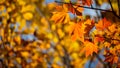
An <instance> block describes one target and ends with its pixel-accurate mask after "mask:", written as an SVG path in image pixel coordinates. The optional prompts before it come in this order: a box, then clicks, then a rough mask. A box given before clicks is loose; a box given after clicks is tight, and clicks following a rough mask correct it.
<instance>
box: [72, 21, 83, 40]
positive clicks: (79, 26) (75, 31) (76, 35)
mask: <svg viewBox="0 0 120 68" xmlns="http://www.w3.org/2000/svg"><path fill="white" fill-rule="evenodd" d="M84 29H85V25H84V24H83V23H81V22H79V23H75V24H74V25H72V26H71V29H70V35H71V36H72V40H76V39H79V40H80V41H82V42H83V41H84Z"/></svg>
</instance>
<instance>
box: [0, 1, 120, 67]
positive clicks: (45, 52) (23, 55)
mask: <svg viewBox="0 0 120 68" xmlns="http://www.w3.org/2000/svg"><path fill="white" fill-rule="evenodd" d="M62 1H63V0H62ZM64 1H65V2H69V1H70V0H64ZM86 1H87V3H86V4H87V5H90V3H89V2H88V0H86ZM104 1H105V2H106V1H107V0H104ZM104 1H102V0H98V3H99V4H100V5H101V4H102V3H103V2H104ZM115 3H116V2H115ZM60 5H61V4H60ZM56 6H57V3H49V4H45V2H44V0H0V59H1V60H2V61H1V62H2V66H3V68H4V67H8V68H30V67H31V68H84V64H85V63H86V62H87V61H88V60H89V59H90V58H91V57H92V53H93V52H95V53H98V54H99V51H100V50H102V48H104V47H109V49H110V51H109V52H105V55H106V56H105V57H107V58H109V59H111V60H107V59H106V60H105V61H107V62H113V63H114V62H115V63H117V62H118V61H117V60H116V59H118V56H116V54H115V53H116V51H117V50H118V51H117V53H120V51H119V50H120V45H119V41H117V40H114V41H109V40H110V39H111V38H113V37H114V39H118V40H120V37H118V36H119V34H120V28H119V27H120V26H119V24H118V23H117V24H113V25H111V26H110V27H108V29H109V30H105V31H103V32H102V31H98V30H94V31H93V32H92V33H91V37H92V38H96V36H95V34H98V33H99V34H100V35H101V36H103V35H106V38H107V40H108V39H109V40H108V41H106V42H103V41H102V42H101V38H99V37H98V38H96V39H97V41H95V40H94V41H95V42H96V44H99V41H100V42H101V43H100V44H99V47H98V46H94V44H93V43H92V42H88V41H86V42H85V44H86V45H85V46H84V45H83V43H82V42H83V41H84V40H82V42H81V38H80V40H76V39H77V37H79V36H76V34H79V31H80V30H79V31H76V32H74V28H75V29H76V30H77V29H78V28H79V26H78V25H77V27H78V28H76V24H75V23H74V21H73V20H71V19H70V17H69V14H68V13H66V12H67V11H68V8H66V7H65V6H64V7H63V8H64V10H63V8H62V7H58V8H57V10H58V11H62V13H61V12H59V13H58V14H56V13H54V12H57V11H56ZM113 6H114V7H115V10H118V8H116V5H114V3H113ZM73 7H74V8H77V7H76V6H73ZM59 8H60V9H59ZM70 9H71V8H69V10H70ZM71 11H72V10H71ZM76 11H78V12H82V11H83V9H81V8H77V10H73V11H72V12H71V13H73V14H75V12H76ZM52 13H53V14H56V15H55V17H53V16H54V15H53V14H52ZM76 14H77V15H78V19H79V18H81V17H82V16H79V15H81V13H76ZM52 15H53V16H52ZM61 18H62V20H60V19H61ZM51 19H52V20H55V21H56V22H55V23H58V22H59V21H60V22H59V23H58V24H57V25H56V24H55V23H54V21H51ZM68 22H69V23H68ZM84 22H86V23H85V24H81V25H84V26H87V27H89V28H90V29H91V28H92V27H93V26H95V25H92V24H93V22H92V21H91V20H90V19H87V17H86V19H85V20H84ZM87 22H88V23H87ZM89 22H90V23H89ZM117 22H118V21H117ZM61 23H67V24H61ZM73 25H75V26H74V27H73V28H72V29H71V26H73ZM81 25H80V27H81V28H84V29H83V31H84V30H86V34H85V36H88V32H89V31H90V29H89V28H86V27H82V26H81ZM96 25H98V26H100V24H96ZM117 25H118V26H117ZM81 28H80V29H81ZM98 28H99V27H98ZM100 28H101V27H100ZM105 28H106V25H105ZM102 29H104V28H102ZM113 29H114V30H113ZM70 32H71V34H72V33H73V32H74V33H76V34H75V35H74V34H73V38H74V39H75V40H76V41H75V40H74V41H73V40H71V38H70V37H71V36H70V34H69V33H70ZM114 32H115V34H113V33H114ZM81 33H82V31H81ZM83 34H84V32H83ZM81 37H82V35H81ZM82 39H83V37H82ZM99 39H100V40H99ZM110 42H111V43H112V44H111V43H110ZM88 43H89V44H88ZM89 46H91V47H89ZM93 47H94V48H93ZM91 48H93V49H92V50H91ZM98 48H99V50H98ZM84 52H85V53H84ZM107 53H110V54H111V53H112V55H110V57H109V55H107ZM85 56H86V57H85ZM87 56H89V57H87ZM111 56H112V57H114V58H112V57H111ZM0 65H1V64H0Z"/></svg>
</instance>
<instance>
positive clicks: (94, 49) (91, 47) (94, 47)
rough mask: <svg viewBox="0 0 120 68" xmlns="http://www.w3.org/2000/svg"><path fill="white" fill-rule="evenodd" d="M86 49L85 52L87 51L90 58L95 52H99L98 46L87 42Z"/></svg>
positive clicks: (85, 43) (86, 54)
mask: <svg viewBox="0 0 120 68" xmlns="http://www.w3.org/2000/svg"><path fill="white" fill-rule="evenodd" d="M84 45H85V47H84V48H83V51H85V56H86V57H88V56H89V55H92V53H93V52H95V53H97V52H98V46H97V45H95V44H94V43H92V42H89V41H85V42H84Z"/></svg>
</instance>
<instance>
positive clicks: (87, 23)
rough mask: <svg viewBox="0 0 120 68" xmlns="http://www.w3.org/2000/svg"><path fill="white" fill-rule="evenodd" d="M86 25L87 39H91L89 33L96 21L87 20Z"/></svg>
mask: <svg viewBox="0 0 120 68" xmlns="http://www.w3.org/2000/svg"><path fill="white" fill-rule="evenodd" d="M84 24H85V25H86V28H85V37H89V33H90V31H91V29H92V28H93V27H94V21H93V20H91V19H87V20H86V21H85V22H84Z"/></svg>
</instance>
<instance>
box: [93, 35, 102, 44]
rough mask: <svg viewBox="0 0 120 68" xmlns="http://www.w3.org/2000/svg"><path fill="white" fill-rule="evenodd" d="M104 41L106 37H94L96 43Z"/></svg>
mask: <svg viewBox="0 0 120 68" xmlns="http://www.w3.org/2000/svg"><path fill="white" fill-rule="evenodd" d="M103 41H104V38H103V37H101V36H96V37H95V38H94V43H96V42H103Z"/></svg>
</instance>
